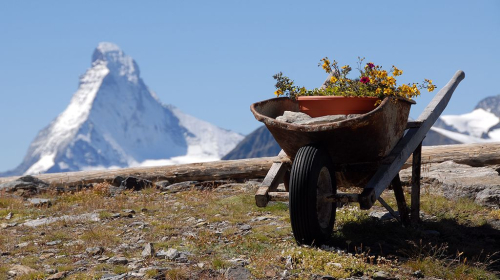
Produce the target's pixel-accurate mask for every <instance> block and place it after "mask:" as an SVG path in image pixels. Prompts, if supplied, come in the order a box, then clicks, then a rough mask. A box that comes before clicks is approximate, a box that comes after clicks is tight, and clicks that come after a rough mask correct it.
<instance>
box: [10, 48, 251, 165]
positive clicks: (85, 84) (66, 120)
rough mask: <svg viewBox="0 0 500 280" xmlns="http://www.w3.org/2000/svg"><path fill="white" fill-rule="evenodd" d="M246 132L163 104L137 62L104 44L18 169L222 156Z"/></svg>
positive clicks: (160, 162)
mask: <svg viewBox="0 0 500 280" xmlns="http://www.w3.org/2000/svg"><path fill="white" fill-rule="evenodd" d="M242 139H243V136H242V135H240V134H238V133H235V132H231V131H228V130H225V129H221V128H219V127H216V126H214V125H212V124H210V123H208V122H205V121H202V120H199V119H197V118H195V117H193V116H190V115H187V114H184V113H182V112H181V111H180V110H179V109H177V108H175V107H173V106H171V105H163V104H162V103H161V102H160V101H159V100H158V98H157V97H156V95H155V94H154V92H152V91H151V90H149V89H148V87H147V86H146V85H145V83H144V82H143V80H142V79H141V77H140V72H139V67H138V66H137V63H136V62H135V61H134V60H133V59H132V58H131V57H130V56H127V55H125V54H124V53H123V51H122V50H121V49H120V48H119V47H118V46H116V45H115V44H112V43H100V44H99V45H98V47H97V48H96V49H95V51H94V54H93V56H92V66H91V68H90V69H88V70H87V72H86V73H85V74H84V75H82V76H81V77H80V85H79V88H78V90H77V91H76V93H75V94H74V95H73V97H72V99H71V102H70V104H69V106H68V107H67V108H66V110H64V112H62V113H61V114H60V115H59V116H58V117H57V118H56V119H55V120H54V121H52V123H50V124H49V125H48V126H47V127H46V128H44V129H43V130H41V131H40V132H39V133H38V135H37V136H36V138H35V140H34V141H33V142H32V143H31V145H30V147H29V149H28V152H27V154H26V156H25V158H24V160H23V162H22V163H21V164H20V165H19V166H18V167H17V168H16V169H14V170H12V171H10V172H8V174H9V175H14V174H38V173H44V172H64V171H76V170H85V169H96V168H112V167H128V166H138V165H160V164H174V163H188V162H195V161H209V160H217V159H220V158H221V157H222V156H223V155H225V154H226V153H227V152H229V151H230V150H231V149H232V148H234V147H235V146H236V144H237V143H238V142H239V141H241V140H242Z"/></svg>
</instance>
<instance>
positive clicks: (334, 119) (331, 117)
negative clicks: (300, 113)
mask: <svg viewBox="0 0 500 280" xmlns="http://www.w3.org/2000/svg"><path fill="white" fill-rule="evenodd" d="M345 119H347V117H346V116H345V115H329V116H322V117H317V118H312V119H308V120H302V121H297V122H294V123H296V124H309V125H311V124H325V123H331V122H339V121H343V120H345Z"/></svg>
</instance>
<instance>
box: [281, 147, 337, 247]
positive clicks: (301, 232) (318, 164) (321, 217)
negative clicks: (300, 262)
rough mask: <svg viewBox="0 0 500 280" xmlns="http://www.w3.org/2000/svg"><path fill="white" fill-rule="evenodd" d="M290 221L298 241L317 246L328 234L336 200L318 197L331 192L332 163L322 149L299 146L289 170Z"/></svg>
mask: <svg viewBox="0 0 500 280" xmlns="http://www.w3.org/2000/svg"><path fill="white" fill-rule="evenodd" d="M289 184H290V186H289V187H290V193H289V197H290V199H289V203H290V220H291V224H292V231H293V235H294V237H295V240H296V241H297V243H298V244H304V245H321V244H322V243H323V242H324V241H326V240H327V239H328V238H329V237H330V236H331V234H332V231H333V224H334V223H335V210H336V203H333V202H324V201H322V198H324V197H325V196H327V195H330V194H335V193H336V191H337V183H336V181H335V172H334V168H333V163H332V161H331V159H330V157H329V156H328V153H327V151H326V150H323V149H320V148H318V147H316V146H313V145H310V146H304V147H302V148H300V149H299V151H298V152H297V154H296V156H295V159H294V161H293V164H292V170H291V171H290V183H289Z"/></svg>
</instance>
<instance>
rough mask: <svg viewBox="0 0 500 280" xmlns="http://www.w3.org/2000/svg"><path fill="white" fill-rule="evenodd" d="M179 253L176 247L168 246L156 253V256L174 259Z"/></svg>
mask: <svg viewBox="0 0 500 280" xmlns="http://www.w3.org/2000/svg"><path fill="white" fill-rule="evenodd" d="M179 255H180V253H179V251H177V249H173V248H170V249H168V250H167V251H165V250H161V251H159V252H158V253H156V257H158V258H166V259H169V260H174V259H176V258H178V257H179Z"/></svg>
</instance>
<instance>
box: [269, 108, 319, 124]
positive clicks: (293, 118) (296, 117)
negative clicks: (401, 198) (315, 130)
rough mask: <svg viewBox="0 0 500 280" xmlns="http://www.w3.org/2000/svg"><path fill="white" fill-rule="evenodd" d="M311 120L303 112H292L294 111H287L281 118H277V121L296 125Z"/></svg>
mask: <svg viewBox="0 0 500 280" xmlns="http://www.w3.org/2000/svg"><path fill="white" fill-rule="evenodd" d="M309 119H311V116H309V115H308V114H304V113H302V112H292V111H285V112H284V113H283V116H279V117H277V118H276V120H277V121H280V122H287V123H295V122H299V121H304V120H309Z"/></svg>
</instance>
